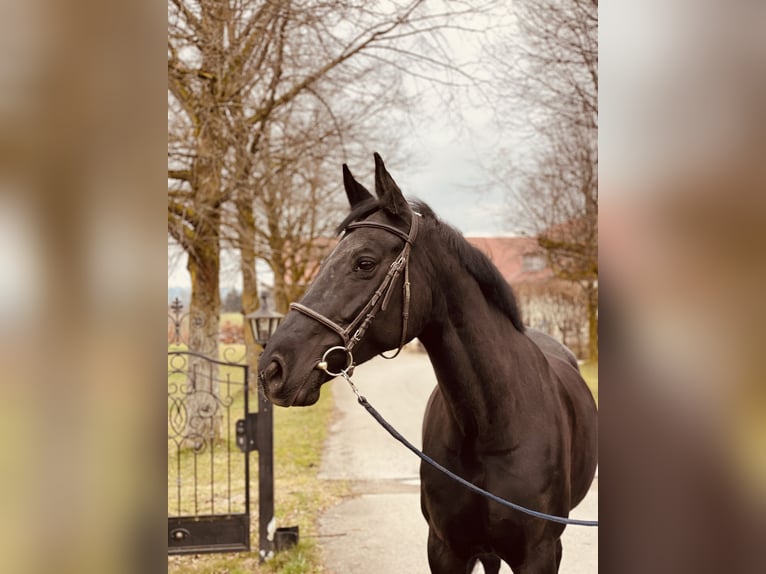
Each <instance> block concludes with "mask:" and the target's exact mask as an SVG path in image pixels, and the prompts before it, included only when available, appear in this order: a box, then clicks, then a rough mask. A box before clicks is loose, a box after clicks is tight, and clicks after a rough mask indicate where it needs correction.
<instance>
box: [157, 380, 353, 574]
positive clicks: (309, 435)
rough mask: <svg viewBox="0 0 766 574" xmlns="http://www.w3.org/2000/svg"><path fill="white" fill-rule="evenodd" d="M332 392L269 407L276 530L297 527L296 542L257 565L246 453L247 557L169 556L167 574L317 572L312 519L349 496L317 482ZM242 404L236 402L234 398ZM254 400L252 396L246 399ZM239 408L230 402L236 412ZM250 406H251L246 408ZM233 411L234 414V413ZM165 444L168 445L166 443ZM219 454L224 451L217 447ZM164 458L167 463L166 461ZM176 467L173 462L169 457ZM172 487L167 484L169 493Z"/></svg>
mask: <svg viewBox="0 0 766 574" xmlns="http://www.w3.org/2000/svg"><path fill="white" fill-rule="evenodd" d="M331 391H332V388H331V387H325V388H324V389H323V390H322V398H321V399H320V401H319V402H318V403H317V404H316V405H314V406H312V407H307V408H290V409H283V408H275V409H274V465H275V466H274V492H275V514H276V516H275V518H276V524H277V526H295V525H297V526H299V527H300V542H299V544H297V545H296V546H295V547H293V548H291V549H290V550H288V551H285V552H282V553H279V554H277V555H276V556H275V557H274V558H273V559H271V560H270V561H268V562H266V563H264V564H259V563H258V553H257V548H258V531H257V530H258V517H257V511H256V509H257V495H258V476H257V468H258V460H257V456H258V455H257V453H252V454H251V455H250V471H251V485H250V494H251V498H252V507H251V512H252V525H253V526H252V532H251V545H252V548H253V551H252V552H250V553H232V554H202V555H187V556H172V557H168V572H169V573H170V574H187V573H195V574H196V573H200V574H240V573H242V574H244V573H245V572H247V573H256V574H260V573H277V572H279V573H282V574H310V573H321V572H324V569H323V567H322V565H321V548H320V546H319V545H318V544H317V543H316V536H317V533H318V531H317V519H318V517H319V515H320V513H321V512H322V511H323V510H325V509H326V508H328V507H330V506H332V505H333V504H335V503H336V502H337V501H338V500H339V499H340V498H341V497H343V496H346V495H348V492H349V486H348V484H347V483H345V482H343V481H321V480H319V479H318V478H317V473H318V471H319V465H320V463H321V456H322V447H323V444H324V441H325V438H326V436H327V431H328V428H329V423H330V419H331V417H332V412H333V399H332V392H331ZM238 400H241V399H238ZM251 400H252V402H253V403H254V402H255V395H253V396H252V397H251ZM236 408H239V411H238V412H241V407H240V405H239V404H236V403H235V409H236ZM251 408H253V407H251ZM233 412H237V411H233ZM169 444H170V443H169ZM221 452H224V449H221ZM171 458H172V457H169V460H168V464H169V465H170V463H171ZM181 459H182V464H192V457H191V455H190V453H188V452H187V453H182V454H181ZM172 460H173V462H174V464H175V459H174V458H173V459H172ZM170 488H171V484H170V483H169V493H170Z"/></svg>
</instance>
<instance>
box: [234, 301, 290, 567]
mask: <svg viewBox="0 0 766 574" xmlns="http://www.w3.org/2000/svg"><path fill="white" fill-rule="evenodd" d="M283 317H284V315H283V314H282V313H277V312H276V311H274V310H272V309H271V307H270V305H269V303H268V297H267V296H266V294H265V293H264V294H262V295H261V304H260V306H259V307H258V310H257V311H255V312H254V313H248V314H247V315H245V319H246V320H247V324H248V325H250V331H251V332H252V334H253V339H254V340H255V342H256V343H257V344H258V345H260V346H261V347H262V348H263V347H265V346H266V344H267V343H268V342H269V339H271V336H272V335H273V334H274V332H275V331H276V330H277V327H279V323H280V322H281V321H282V318H283ZM247 419H248V420H247V421H246V423H245V421H242V422H243V423H245V424H246V427H245V428H244V429H243V431H244V434H245V437H243V439H242V440H241V442H242V445H243V446H242V448H243V449H245V452H249V451H250V450H257V451H258V475H259V480H258V531H259V534H258V538H259V540H258V547H259V551H258V554H259V560H260V562H264V561H265V560H268V559H269V558H270V557H271V556H273V554H274V552H275V551H278V550H281V549H283V548H286V547H287V546H289V545H292V544H295V543H296V542H298V531H297V530H298V527H297V526H295V527H289V528H277V529H276V531H274V532H271V531H272V530H273V528H274V523H273V522H274V436H273V429H274V413H273V411H272V405H271V403H270V402H269V401H268V399H267V398H266V395H265V394H264V392H263V389H260V392H259V393H258V412H257V413H249V414H248V415H247ZM293 531H294V532H293ZM286 535H290V538H289V541H288V543H287V544H285V543H284V540H285V536H286Z"/></svg>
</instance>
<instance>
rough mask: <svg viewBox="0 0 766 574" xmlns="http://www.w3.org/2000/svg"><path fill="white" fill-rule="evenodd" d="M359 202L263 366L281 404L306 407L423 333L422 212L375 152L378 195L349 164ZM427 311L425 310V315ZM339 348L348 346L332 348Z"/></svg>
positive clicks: (348, 183) (350, 184)
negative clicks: (341, 376)
mask: <svg viewBox="0 0 766 574" xmlns="http://www.w3.org/2000/svg"><path fill="white" fill-rule="evenodd" d="M343 183H344V187H345V190H346V195H347V196H348V200H349V203H350V204H351V214H350V215H349V217H348V218H347V219H346V221H347V225H345V229H344V231H345V233H344V235H343V237H342V239H341V241H340V242H339V243H338V245H337V247H336V248H335V249H334V251H333V252H332V253H331V254H330V255H329V256H328V257H327V259H326V260H325V261H324V262H323V263H322V266H321V268H320V270H319V273H318V275H317V277H316V278H315V279H314V281H313V282H312V283H311V285H310V286H309V288H308V290H307V292H306V294H305V296H304V297H303V298H302V300H301V301H300V303H299V304H293V305H292V306H291V311H290V312H289V313H288V314H287V316H286V317H285V319H284V320H283V322H282V324H281V325H280V327H279V329H277V331H276V332H275V333H274V336H273V337H272V338H271V340H270V341H269V344H268V347H267V348H266V349H265V351H264V353H263V355H262V356H261V359H260V362H259V364H258V370H259V378H260V380H261V383H262V384H263V388H264V391H265V392H266V396H267V397H268V398H269V399H270V400H271V401H272V402H273V403H275V404H277V405H280V406H291V405H295V406H304V405H311V404H314V403H315V402H316V401H317V400H318V399H319V389H320V387H321V386H322V384H324V383H325V382H327V381H329V380H330V379H332V378H333V375H332V374H330V373H335V374H337V373H339V371H340V370H341V369H344V368H346V367H347V366H348V364H347V363H348V362H349V360H350V357H351V354H350V353H353V361H354V363H355V364H361V363H363V362H365V361H367V360H369V359H370V358H372V357H374V356H375V355H376V354H378V353H382V352H384V351H387V350H390V349H397V348H400V347H401V345H402V344H404V343H405V342H406V341H409V340H410V339H412V337H414V336H415V334H417V333H418V330H419V328H420V326H421V325H420V323H421V322H422V318H421V316H418V313H417V312H416V311H417V310H418V309H421V310H422V309H424V308H425V306H426V305H427V301H420V300H419V299H418V297H420V298H423V297H425V296H427V295H426V294H425V293H424V292H423V293H421V294H420V295H418V292H420V291H421V290H419V289H418V290H416V289H413V291H412V294H411V295H410V291H409V285H407V286H406V287H405V282H406V281H407V277H410V278H411V279H410V280H411V281H412V283H414V284H415V285H417V275H418V269H417V264H416V263H415V258H413V257H411V255H412V254H413V253H415V252H416V251H417V248H416V247H415V236H416V235H417V229H418V221H417V220H418V219H419V216H418V215H416V214H414V213H413V212H412V210H411V209H410V206H409V204H408V203H407V201H406V200H405V199H404V197H403V195H402V192H401V190H400V189H399V187H398V186H397V185H396V183H395V182H394V180H393V178H392V177H391V175H390V174H389V173H388V171H387V170H386V168H385V166H384V165H383V160H382V159H381V158H380V156H379V155H378V154H375V191H376V194H377V196H378V197H377V198H375V197H373V196H372V194H370V192H368V191H367V190H366V189H365V188H364V187H363V186H362V185H361V184H360V183H358V182H357V181H356V180H355V179H354V177H353V176H352V175H351V172H350V171H349V170H348V168H347V167H346V166H345V165H344V166H343ZM421 315H422V314H421ZM333 347H340V348H339V349H336V350H334V351H331V352H330V353H327V351H328V350H329V349H331V348H333Z"/></svg>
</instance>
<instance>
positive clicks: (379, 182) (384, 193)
mask: <svg viewBox="0 0 766 574" xmlns="http://www.w3.org/2000/svg"><path fill="white" fill-rule="evenodd" d="M373 156H374V157H375V193H377V194H378V197H379V198H380V202H381V205H382V206H383V207H384V208H385V209H386V210H388V211H389V212H390V213H393V214H394V215H402V216H403V215H405V214H406V213H409V211H410V206H409V204H408V203H407V200H406V199H404V195H402V190H401V189H399V186H398V185H396V182H395V181H394V178H393V177H391V174H390V173H388V170H386V166H385V165H384V164H383V159H382V158H381V157H380V155H379V154H378V153H377V152H375V153H374V154H373Z"/></svg>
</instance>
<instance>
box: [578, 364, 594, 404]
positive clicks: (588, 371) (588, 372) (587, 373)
mask: <svg viewBox="0 0 766 574" xmlns="http://www.w3.org/2000/svg"><path fill="white" fill-rule="evenodd" d="M580 372H581V373H582V378H583V379H585V382H586V383H587V384H588V388H590V392H592V393H593V398H594V399H596V405H598V363H597V362H588V363H583V364H582V365H580Z"/></svg>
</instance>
